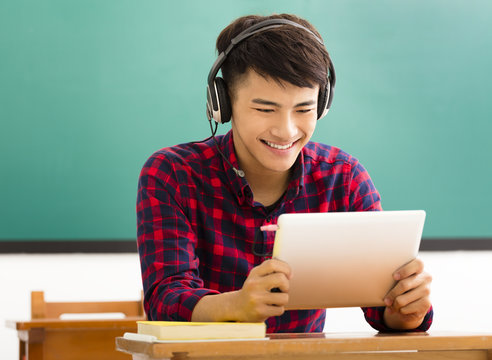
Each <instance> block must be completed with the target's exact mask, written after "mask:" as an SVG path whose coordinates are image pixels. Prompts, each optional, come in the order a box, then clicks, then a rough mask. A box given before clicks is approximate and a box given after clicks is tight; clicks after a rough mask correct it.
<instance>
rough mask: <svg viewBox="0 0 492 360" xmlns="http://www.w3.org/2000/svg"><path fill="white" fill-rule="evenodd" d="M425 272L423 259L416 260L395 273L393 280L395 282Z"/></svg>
mask: <svg viewBox="0 0 492 360" xmlns="http://www.w3.org/2000/svg"><path fill="white" fill-rule="evenodd" d="M423 271H424V262H423V261H422V260H421V259H419V258H416V259H413V260H412V261H410V262H409V263H407V264H405V265H403V266H402V267H400V268H398V269H397V270H396V271H395V272H394V273H393V278H394V279H395V280H400V279H405V278H407V277H409V276H411V275H414V274H420V273H421V272H423Z"/></svg>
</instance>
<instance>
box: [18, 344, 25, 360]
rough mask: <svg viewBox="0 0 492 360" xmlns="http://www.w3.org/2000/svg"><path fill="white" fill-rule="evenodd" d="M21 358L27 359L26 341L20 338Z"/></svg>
mask: <svg viewBox="0 0 492 360" xmlns="http://www.w3.org/2000/svg"><path fill="white" fill-rule="evenodd" d="M19 360H26V343H25V341H22V340H19Z"/></svg>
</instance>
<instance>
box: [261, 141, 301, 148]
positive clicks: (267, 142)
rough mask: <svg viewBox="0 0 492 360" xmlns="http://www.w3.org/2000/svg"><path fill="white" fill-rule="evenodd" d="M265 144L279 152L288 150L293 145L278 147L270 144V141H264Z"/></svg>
mask: <svg viewBox="0 0 492 360" xmlns="http://www.w3.org/2000/svg"><path fill="white" fill-rule="evenodd" d="M264 142H265V144H267V145H268V146H270V147H272V148H274V149H279V150H287V149H288V148H290V147H291V146H292V145H293V144H294V143H290V144H287V145H278V144H274V143H271V142H270V141H267V140H264Z"/></svg>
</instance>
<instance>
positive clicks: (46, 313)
mask: <svg viewBox="0 0 492 360" xmlns="http://www.w3.org/2000/svg"><path fill="white" fill-rule="evenodd" d="M86 313H123V314H125V316H126V317H142V318H145V312H144V309H143V291H142V292H141V293H140V299H139V300H135V301H100V302H96V301H93V302H46V301H45V300H44V291H32V292H31V318H32V319H46V318H51V319H53V318H59V317H60V315H62V314H86Z"/></svg>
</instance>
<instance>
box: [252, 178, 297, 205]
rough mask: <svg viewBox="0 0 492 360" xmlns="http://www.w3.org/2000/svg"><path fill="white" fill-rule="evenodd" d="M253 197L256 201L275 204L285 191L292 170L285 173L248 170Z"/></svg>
mask: <svg viewBox="0 0 492 360" xmlns="http://www.w3.org/2000/svg"><path fill="white" fill-rule="evenodd" d="M246 180H247V181H248V184H249V186H250V187H251V191H252V192H253V198H254V200H255V201H257V202H259V203H261V204H263V205H264V206H269V205H272V204H274V203H275V202H276V201H277V200H278V199H280V197H281V196H282V195H283V194H284V193H285V191H286V190H287V187H288V186H289V181H290V171H286V172H284V173H275V172H272V173H269V174H265V173H256V172H254V171H246Z"/></svg>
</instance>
